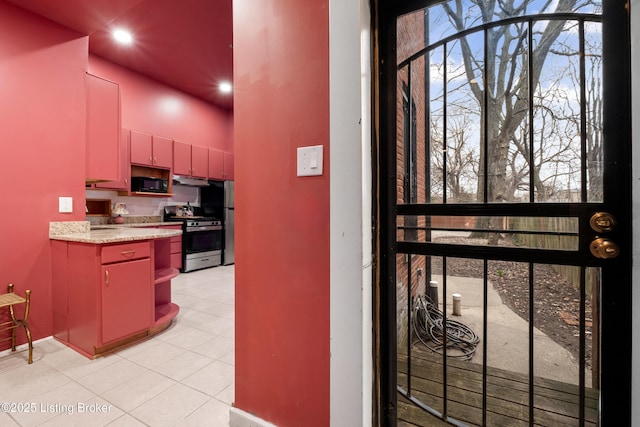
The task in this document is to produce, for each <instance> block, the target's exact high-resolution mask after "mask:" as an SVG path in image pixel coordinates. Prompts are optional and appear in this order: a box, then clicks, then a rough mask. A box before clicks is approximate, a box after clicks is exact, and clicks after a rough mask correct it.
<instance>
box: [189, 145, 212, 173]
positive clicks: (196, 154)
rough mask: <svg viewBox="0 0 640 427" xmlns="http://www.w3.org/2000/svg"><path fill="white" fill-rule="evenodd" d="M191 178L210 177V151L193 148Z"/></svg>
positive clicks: (202, 148) (204, 148) (195, 146)
mask: <svg viewBox="0 0 640 427" xmlns="http://www.w3.org/2000/svg"><path fill="white" fill-rule="evenodd" d="M191 176H193V177H195V178H207V177H208V176H209V149H208V148H206V147H198V146H197V145H192V146H191Z"/></svg>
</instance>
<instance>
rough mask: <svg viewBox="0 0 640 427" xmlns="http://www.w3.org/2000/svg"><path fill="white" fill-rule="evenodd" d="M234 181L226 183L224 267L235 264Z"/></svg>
mask: <svg viewBox="0 0 640 427" xmlns="http://www.w3.org/2000/svg"><path fill="white" fill-rule="evenodd" d="M233 198H234V196H233V181H225V182H224V209H223V213H224V254H223V257H222V263H223V264H224V265H229V264H233V263H234V262H235V256H234V253H235V232H234V227H235V224H234V222H235V221H234V213H235V212H234V202H233Z"/></svg>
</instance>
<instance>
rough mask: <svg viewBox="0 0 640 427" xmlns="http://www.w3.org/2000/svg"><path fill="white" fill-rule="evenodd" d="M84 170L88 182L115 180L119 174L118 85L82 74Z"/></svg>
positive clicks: (118, 178) (119, 177)
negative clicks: (83, 81)
mask: <svg viewBox="0 0 640 427" xmlns="http://www.w3.org/2000/svg"><path fill="white" fill-rule="evenodd" d="M86 87H87V169H86V180H87V181H89V182H99V181H118V180H120V179H121V176H120V173H121V172H120V87H119V86H118V84H116V83H114V82H111V81H109V80H105V79H102V78H100V77H96V76H94V75H91V74H86Z"/></svg>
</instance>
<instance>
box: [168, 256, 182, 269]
mask: <svg viewBox="0 0 640 427" xmlns="http://www.w3.org/2000/svg"><path fill="white" fill-rule="evenodd" d="M171 267H173V268H177V269H181V268H182V254H171Z"/></svg>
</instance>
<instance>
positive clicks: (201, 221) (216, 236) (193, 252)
mask: <svg viewBox="0 0 640 427" xmlns="http://www.w3.org/2000/svg"><path fill="white" fill-rule="evenodd" d="M176 208H177V209H179V207H176V206H166V207H165V216H164V220H165V221H179V222H181V223H182V261H183V262H182V266H183V271H184V272H185V273H186V272H189V271H194V270H200V269H203V268H209V267H215V266H217V265H220V264H222V248H223V237H222V236H223V227H222V221H221V220H219V219H216V218H210V217H205V216H201V215H198V213H200V212H198V208H197V207H194V208H193V211H192V212H191V214H190V215H188V216H180V215H176V212H180V211H179V210H178V211H176Z"/></svg>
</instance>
